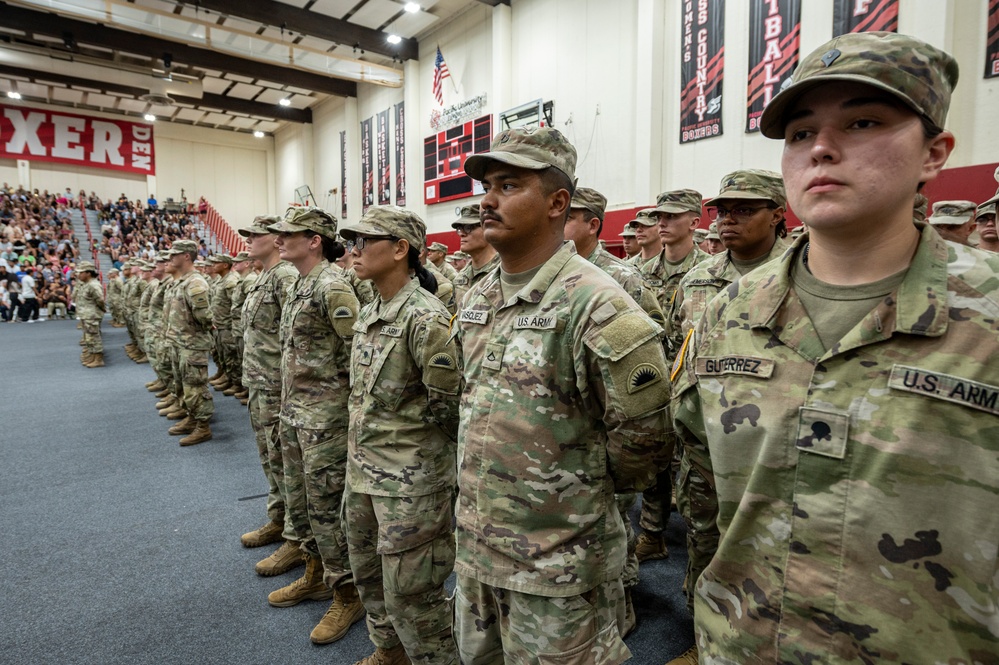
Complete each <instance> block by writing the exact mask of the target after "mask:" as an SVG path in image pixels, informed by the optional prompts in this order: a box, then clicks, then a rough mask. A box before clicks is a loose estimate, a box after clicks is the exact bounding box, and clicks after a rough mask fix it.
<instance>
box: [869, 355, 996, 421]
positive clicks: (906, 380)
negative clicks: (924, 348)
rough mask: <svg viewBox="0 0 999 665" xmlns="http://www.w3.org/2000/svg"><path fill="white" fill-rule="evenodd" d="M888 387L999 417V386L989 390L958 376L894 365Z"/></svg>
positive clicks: (982, 385)
mask: <svg viewBox="0 0 999 665" xmlns="http://www.w3.org/2000/svg"><path fill="white" fill-rule="evenodd" d="M888 387H889V388H894V389H895V390H903V391H905V392H909V393H916V394H917V395H926V396H928V397H936V398H937V399H942V400H945V401H947V402H953V403H955V404H963V405H964V406H967V407H971V408H972V409H978V410H979V411H985V412H986V413H991V414H993V415H999V386H990V385H988V384H987V383H979V382H978V381H971V380H969V379H962V378H961V377H959V376H951V375H950V374H940V373H938V372H931V371H929V370H925V369H920V368H918V367H909V366H906V365H892V368H891V376H890V377H889V378H888Z"/></svg>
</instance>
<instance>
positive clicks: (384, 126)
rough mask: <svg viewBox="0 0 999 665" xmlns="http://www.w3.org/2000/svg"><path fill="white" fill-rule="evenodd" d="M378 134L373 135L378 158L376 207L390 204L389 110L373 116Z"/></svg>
mask: <svg viewBox="0 0 999 665" xmlns="http://www.w3.org/2000/svg"><path fill="white" fill-rule="evenodd" d="M375 120H376V122H377V123H378V132H377V133H376V134H375V136H376V141H375V145H376V147H377V149H376V151H375V154H376V155H377V157H378V205H380V206H387V205H388V204H390V203H392V165H391V163H390V162H389V141H391V137H390V136H389V126H388V124H389V110H388V109H385V110H384V111H379V112H378V115H376V116H375Z"/></svg>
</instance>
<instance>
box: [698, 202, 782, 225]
mask: <svg viewBox="0 0 999 665" xmlns="http://www.w3.org/2000/svg"><path fill="white" fill-rule="evenodd" d="M773 209H774V206H757V207H755V208H754V207H751V206H736V207H734V208H732V209H728V208H722V207H719V206H712V207H710V208H708V218H709V219H710V220H711V221H712V222H717V221H718V220H720V219H725V218H726V217H731V218H732V220H733V221H735V222H745V221H746V220H748V219H750V218H751V217H752V216H753V215H755V214H756V213H758V212H759V211H761V210H773Z"/></svg>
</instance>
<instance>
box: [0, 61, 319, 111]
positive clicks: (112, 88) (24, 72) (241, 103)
mask: <svg viewBox="0 0 999 665" xmlns="http://www.w3.org/2000/svg"><path fill="white" fill-rule="evenodd" d="M4 74H6V75H8V76H21V77H24V78H28V79H31V80H32V81H37V80H41V81H51V82H52V83H62V84H63V85H67V86H74V85H75V86H80V87H84V88H98V89H100V90H102V91H103V92H104V93H109V92H117V93H119V94H123V95H131V96H133V97H139V95H145V94H146V93H148V92H149V91H148V90H144V89H142V88H133V87H131V86H127V85H118V84H116V83H104V82H102V81H92V80H90V79H81V78H77V77H75V76H64V75H62V74H49V73H43V72H37V71H34V70H31V69H25V68H23V67H9V66H7V65H3V64H0V75H4ZM173 98H174V99H175V100H176V101H178V102H181V103H183V104H190V105H192V106H207V107H210V108H214V109H222V110H223V111H234V112H236V113H245V114H247V115H256V116H261V117H264V118H272V119H274V120H287V121H289V122H300V123H306V122H312V111H311V110H310V109H295V108H291V107H290V106H288V107H285V106H275V105H274V104H263V103H261V102H253V101H249V100H246V99H236V98H235V97H226V96H225V95H212V94H208V93H205V94H204V95H203V96H202V97H201V98H197V97H183V96H181V95H173Z"/></svg>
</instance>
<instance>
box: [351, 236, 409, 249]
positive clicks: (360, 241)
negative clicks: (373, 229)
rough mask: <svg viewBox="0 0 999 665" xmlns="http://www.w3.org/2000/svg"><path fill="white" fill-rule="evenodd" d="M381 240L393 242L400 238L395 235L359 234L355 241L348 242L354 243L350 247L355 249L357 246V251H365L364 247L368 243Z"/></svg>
mask: <svg viewBox="0 0 999 665" xmlns="http://www.w3.org/2000/svg"><path fill="white" fill-rule="evenodd" d="M379 240H391V241H392V242H395V241H396V240H398V238H396V237H395V236H378V237H373V236H357V238H356V239H355V240H354V242H353V243H348V244H352V245H353V246H352V247H351V248H350V249H354V248H355V247H356V248H357V251H359V252H363V251H364V247H365V246H366V245H368V243H372V242H377V241H379Z"/></svg>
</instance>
